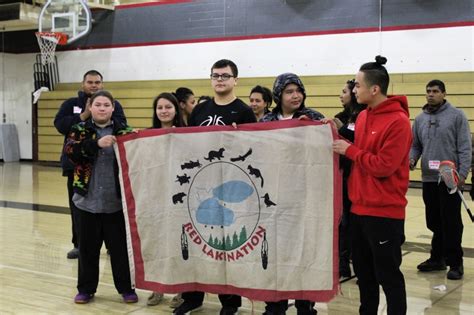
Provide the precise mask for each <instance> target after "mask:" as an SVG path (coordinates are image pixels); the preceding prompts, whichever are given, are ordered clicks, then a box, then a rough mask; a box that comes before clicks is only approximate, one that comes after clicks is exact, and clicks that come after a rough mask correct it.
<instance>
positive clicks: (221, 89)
mask: <svg viewBox="0 0 474 315" xmlns="http://www.w3.org/2000/svg"><path fill="white" fill-rule="evenodd" d="M237 75H238V70H237V66H236V65H235V63H233V62H232V61H230V60H227V59H222V60H219V61H217V62H216V63H214V65H213V66H212V68H211V85H212V88H213V89H214V98H212V99H211V100H209V101H206V102H203V103H200V104H198V105H196V107H194V109H193V112H192V113H191V116H190V117H189V121H188V126H213V125H221V126H225V125H236V124H245V123H253V122H257V119H256V118H255V114H254V113H253V111H252V109H251V108H250V107H249V106H247V104H245V103H244V102H243V101H241V100H240V99H238V98H237V97H236V96H235V94H234V87H235V86H236V85H237ZM182 298H183V300H184V302H183V304H181V305H180V306H179V307H178V308H176V309H175V310H174V312H173V314H179V315H184V314H189V313H190V312H191V311H195V310H197V309H199V308H200V307H201V306H202V302H203V300H204V292H185V293H183V295H182ZM219 300H220V301H221V304H222V309H221V311H220V315H228V314H229V315H230V314H236V313H237V310H238V308H239V307H240V306H241V305H242V298H241V297H240V296H238V295H231V294H219Z"/></svg>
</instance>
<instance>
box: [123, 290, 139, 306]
mask: <svg viewBox="0 0 474 315" xmlns="http://www.w3.org/2000/svg"><path fill="white" fill-rule="evenodd" d="M122 298H123V301H124V302H125V303H137V302H138V295H137V294H136V293H135V291H131V292H128V293H123V294H122Z"/></svg>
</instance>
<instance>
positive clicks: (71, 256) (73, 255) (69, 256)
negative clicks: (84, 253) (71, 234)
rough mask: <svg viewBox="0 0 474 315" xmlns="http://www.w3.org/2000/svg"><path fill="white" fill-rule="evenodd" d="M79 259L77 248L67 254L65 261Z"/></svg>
mask: <svg viewBox="0 0 474 315" xmlns="http://www.w3.org/2000/svg"><path fill="white" fill-rule="evenodd" d="M78 258H79V248H77V247H74V248H73V249H71V250H70V251H68V252H67V259H78Z"/></svg>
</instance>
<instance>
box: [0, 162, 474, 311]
mask: <svg viewBox="0 0 474 315" xmlns="http://www.w3.org/2000/svg"><path fill="white" fill-rule="evenodd" d="M66 196H67V192H66V181H65V178H64V177H62V176H61V170H60V168H58V167H51V166H40V165H37V164H32V163H25V162H22V163H1V162H0V235H1V239H0V314H28V313H30V314H31V313H35V314H38V313H43V314H148V313H150V314H152V313H153V314H170V313H171V309H170V308H169V306H168V304H167V303H168V302H169V300H170V299H171V297H172V296H171V295H167V296H166V299H165V301H164V302H163V303H162V304H161V305H158V306H154V307H147V306H146V299H147V297H148V294H149V293H148V292H146V291H142V290H138V291H137V292H138V295H139V297H140V301H139V302H138V303H137V304H131V305H125V304H124V303H122V301H121V297H120V296H119V295H118V294H117V293H116V291H115V288H114V286H113V283H112V277H111V269H110V262H109V260H108V256H107V254H106V253H105V250H103V252H102V256H101V274H100V283H99V288H98V291H97V294H96V297H95V299H94V300H93V302H91V303H90V304H86V305H76V304H74V303H73V297H74V295H75V294H76V288H75V287H76V274H77V260H69V259H67V258H66V253H67V251H69V250H70V249H71V242H70V235H71V232H70V230H71V221H70V216H69V213H68V212H67V211H68V208H66V207H67V197H66ZM465 196H466V198H468V197H469V196H468V195H467V194H465ZM408 200H409V205H408V209H407V219H406V227H405V228H406V238H407V242H406V244H405V246H404V248H403V254H404V258H403V264H402V271H403V273H404V275H405V278H406V284H407V294H408V313H409V314H474V233H473V231H474V229H473V226H474V225H473V224H472V223H470V222H469V221H468V217H467V215H466V214H465V213H464V210H463V219H464V238H463V246H464V248H465V250H464V253H465V257H464V270H465V275H464V279H463V280H460V281H452V280H447V279H446V275H445V272H435V273H427V274H421V273H417V272H416V265H417V264H418V263H420V262H421V261H423V260H425V259H426V258H428V251H429V243H430V239H431V234H430V233H429V231H428V230H427V229H426V228H425V222H424V208H423V201H422V199H421V190H420V189H410V190H409V192H408ZM468 200H469V201H468V202H469V204H470V205H471V206H472V202H471V201H470V197H469V199H468ZM439 285H445V286H446V290H445V291H442V290H437V289H434V287H437V286H439ZM358 300H359V292H358V289H357V286H356V282H355V279H350V280H348V281H346V282H343V283H342V285H341V293H340V294H339V295H338V296H337V297H336V298H335V299H334V300H333V301H332V302H331V303H328V304H322V303H318V304H317V309H318V314H356V313H357V311H358V304H359V302H358ZM383 301H384V298H383V297H382V298H381V306H380V312H379V313H380V314H384V313H386V308H385V304H384V302H383ZM263 308H264V305H263V303H261V302H255V303H253V304H252V303H251V302H249V301H248V300H247V299H245V298H244V299H243V307H242V308H241V310H240V314H252V312H254V313H255V314H261V313H262V311H263ZM219 309H220V307H219V303H218V300H217V297H216V296H215V295H208V296H207V297H206V299H205V305H204V308H203V309H202V311H200V312H199V313H197V312H196V313H195V314H218V311H219ZM288 314H296V311H295V308H290V309H289V311H288Z"/></svg>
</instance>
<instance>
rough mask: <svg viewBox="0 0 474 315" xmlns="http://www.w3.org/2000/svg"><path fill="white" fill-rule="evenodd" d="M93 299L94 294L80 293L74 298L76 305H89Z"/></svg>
mask: <svg viewBox="0 0 474 315" xmlns="http://www.w3.org/2000/svg"><path fill="white" fill-rule="evenodd" d="M93 297H94V294H89V293H81V292H79V293H78V294H76V296H75V297H74V303H76V304H87V303H89V302H90V300H92V298H93Z"/></svg>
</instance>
